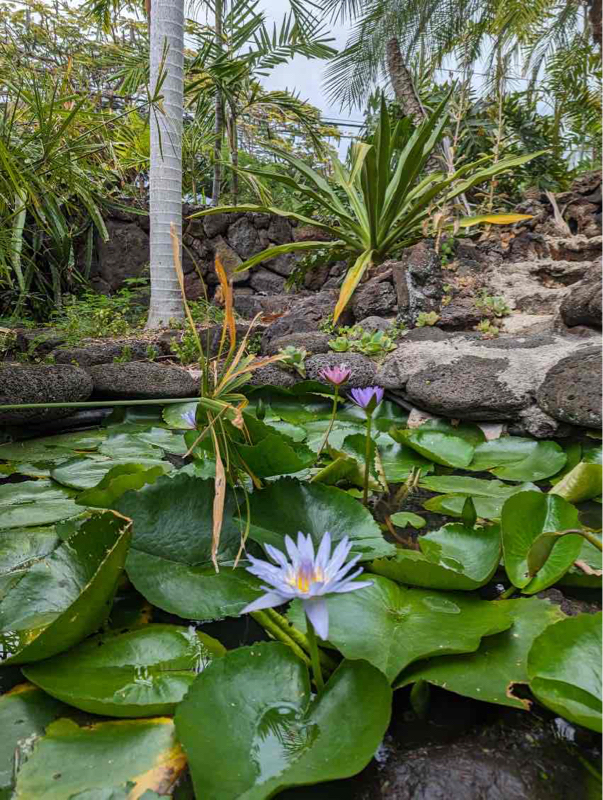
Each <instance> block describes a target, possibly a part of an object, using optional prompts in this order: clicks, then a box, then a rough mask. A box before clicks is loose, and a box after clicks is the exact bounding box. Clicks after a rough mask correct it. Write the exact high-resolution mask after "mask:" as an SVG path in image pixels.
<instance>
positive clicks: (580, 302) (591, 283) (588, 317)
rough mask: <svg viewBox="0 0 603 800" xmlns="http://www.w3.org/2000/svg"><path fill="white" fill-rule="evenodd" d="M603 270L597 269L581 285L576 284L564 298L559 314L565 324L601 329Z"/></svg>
mask: <svg viewBox="0 0 603 800" xmlns="http://www.w3.org/2000/svg"><path fill="white" fill-rule="evenodd" d="M601 296H602V285H601V270H600V268H598V267H596V268H594V269H592V270H591V271H590V272H589V273H588V275H587V276H586V277H585V278H584V279H583V280H581V281H580V282H579V283H575V284H574V285H573V286H572V287H571V288H570V290H569V292H568V293H567V295H566V296H565V297H564V298H563V301H562V303H561V306H560V308H559V312H560V314H561V318H562V319H563V321H564V322H565V324H566V325H567V326H568V327H569V328H572V327H574V326H575V325H593V326H595V327H597V328H600V327H601V314H602V310H603V309H602V297H601Z"/></svg>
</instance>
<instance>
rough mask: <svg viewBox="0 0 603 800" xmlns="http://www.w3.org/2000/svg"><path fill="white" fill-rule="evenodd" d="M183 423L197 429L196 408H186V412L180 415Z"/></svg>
mask: <svg viewBox="0 0 603 800" xmlns="http://www.w3.org/2000/svg"><path fill="white" fill-rule="evenodd" d="M182 420H183V422H186V423H187V424H188V426H189V427H191V428H196V427H197V406H195V407H194V408H187V409H186V411H185V412H184V413H183V414H182Z"/></svg>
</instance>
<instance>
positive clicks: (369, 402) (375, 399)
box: [350, 386, 384, 414]
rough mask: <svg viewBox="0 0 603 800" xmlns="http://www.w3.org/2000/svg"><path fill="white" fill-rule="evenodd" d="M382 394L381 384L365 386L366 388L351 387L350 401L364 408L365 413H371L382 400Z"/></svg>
mask: <svg viewBox="0 0 603 800" xmlns="http://www.w3.org/2000/svg"><path fill="white" fill-rule="evenodd" d="M383 394H384V390H383V389H382V388H381V386H367V387H366V389H352V390H351V392H350V397H351V400H352V402H354V403H356V405H357V406H360V408H362V409H364V411H366V413H367V414H372V413H373V411H374V410H375V409H376V408H377V406H378V405H379V403H380V402H381V401H382V400H383Z"/></svg>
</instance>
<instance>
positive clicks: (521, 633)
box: [396, 597, 565, 710]
mask: <svg viewBox="0 0 603 800" xmlns="http://www.w3.org/2000/svg"><path fill="white" fill-rule="evenodd" d="M497 602H498V603H499V604H504V606H505V608H506V609H507V610H508V611H509V613H510V614H511V617H512V619H513V627H511V628H509V630H506V631H503V632H502V633H498V634H496V635H495V636H488V637H487V638H486V639H484V640H483V641H482V643H481V645H480V647H479V649H478V650H476V652H475V653H466V654H463V655H456V656H445V657H444V658H432V659H430V660H427V661H419V662H417V663H416V664H413V665H412V666H411V667H409V668H408V669H407V670H406V671H405V672H404V673H403V674H402V676H401V679H400V681H399V682H398V684H397V685H396V688H401V687H402V686H407V685H408V684H410V683H415V682H417V681H428V683H432V684H434V685H436V686H441V687H442V688H444V689H447V690H448V691H450V692H456V693H457V694H462V695H463V696H464V697H472V698H474V699H475V700H483V701H484V702H486V703H497V704H498V705H502V706H510V707H511V708H524V709H526V710H529V708H530V705H531V703H530V701H529V700H524V699H521V698H519V697H516V696H515V695H514V694H513V686H514V684H519V683H527V682H528V672H527V661H528V652H529V650H530V648H531V646H532V643H533V641H534V639H535V638H536V637H537V636H539V635H540V634H541V633H542V632H543V631H544V630H545V629H546V628H548V626H549V625H553V624H554V623H557V622H559V620H562V619H565V614H564V613H563V612H562V611H561V609H560V608H559V606H556V605H553V604H552V603H549V601H548V600H539V599H538V598H537V597H523V598H521V599H519V600H500V601H497Z"/></svg>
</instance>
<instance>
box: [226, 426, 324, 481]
mask: <svg viewBox="0 0 603 800" xmlns="http://www.w3.org/2000/svg"><path fill="white" fill-rule="evenodd" d="M266 427H267V428H268V426H266ZM268 430H270V428H268ZM236 449H237V452H238V453H239V455H240V456H241V458H242V459H243V461H244V462H245V464H246V465H247V467H248V468H249V469H250V470H251V472H252V473H253V474H254V475H256V476H257V477H259V478H270V477H272V476H274V475H287V474H290V473H292V472H299V471H300V470H302V469H305V468H306V467H309V466H310V465H311V464H312V463H313V462H314V460H315V455H314V453H313V452H312V450H311V449H310V448H309V447H306V445H304V444H301V443H299V442H294V441H293V440H288V437H287V438H286V437H285V436H284V435H283V434H282V433H270V434H268V436H266V437H265V438H264V439H262V440H261V441H260V442H258V443H257V444H252V445H246V444H238V445H237V446H236Z"/></svg>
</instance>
